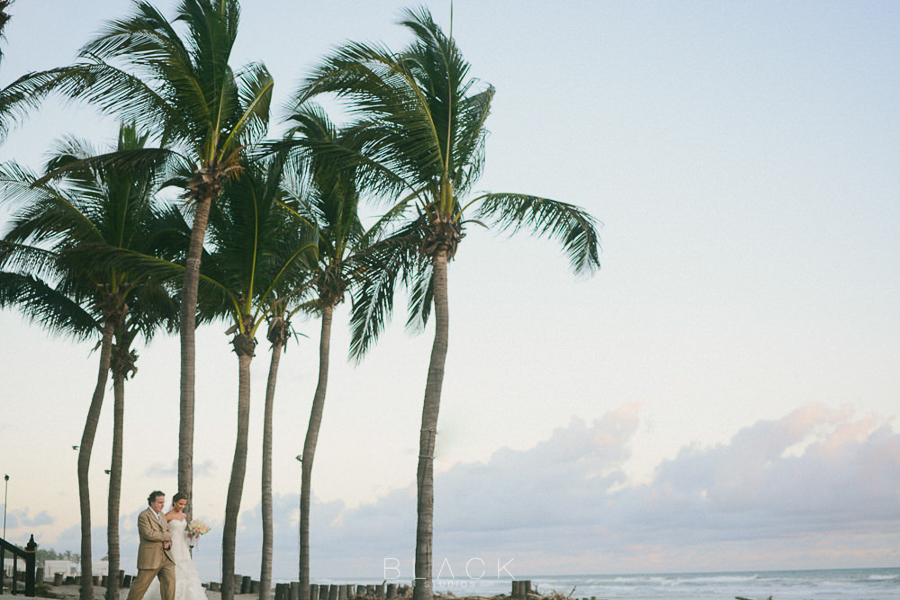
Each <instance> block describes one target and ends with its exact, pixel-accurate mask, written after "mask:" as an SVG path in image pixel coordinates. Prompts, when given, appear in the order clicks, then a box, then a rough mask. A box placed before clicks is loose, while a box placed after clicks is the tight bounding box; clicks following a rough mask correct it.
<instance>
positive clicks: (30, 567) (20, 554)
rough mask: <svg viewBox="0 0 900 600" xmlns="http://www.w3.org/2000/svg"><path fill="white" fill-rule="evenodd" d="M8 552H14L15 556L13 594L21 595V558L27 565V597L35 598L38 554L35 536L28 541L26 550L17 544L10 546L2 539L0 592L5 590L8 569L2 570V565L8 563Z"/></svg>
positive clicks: (11, 588)
mask: <svg viewBox="0 0 900 600" xmlns="http://www.w3.org/2000/svg"><path fill="white" fill-rule="evenodd" d="M7 551H9V552H12V555H13V572H12V585H11V586H10V591H11V592H12V593H13V594H17V593H19V590H18V587H17V584H18V577H17V574H18V571H19V559H20V558H21V559H22V560H23V561H24V563H25V595H26V596H31V597H32V598H33V597H34V592H35V589H34V588H35V576H34V570H35V554H36V553H37V544H35V543H34V536H33V535H32V536H31V539H30V540H28V543H27V544H26V545H25V549H24V550H22V549H21V548H19V547H18V546H16V545H15V544H10V543H9V542H7V541H6V540H4V539H3V538H0V590H2V589H3V577H4V575H5V574H6V569H5V568H2V565H4V564H5V562H6V552H7Z"/></svg>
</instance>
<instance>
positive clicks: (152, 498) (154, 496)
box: [147, 490, 165, 504]
mask: <svg viewBox="0 0 900 600" xmlns="http://www.w3.org/2000/svg"><path fill="white" fill-rule="evenodd" d="M159 496H165V494H164V493H162V492H160V491H159V490H157V491H155V492H150V495H149V496H147V504H153V502H154V501H155V500H156V499H157V498H158V497H159Z"/></svg>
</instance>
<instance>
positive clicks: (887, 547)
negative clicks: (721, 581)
mask: <svg viewBox="0 0 900 600" xmlns="http://www.w3.org/2000/svg"><path fill="white" fill-rule="evenodd" d="M640 409H641V406H640V404H638V403H634V404H628V405H625V406H623V407H621V408H619V409H617V410H614V411H611V412H609V413H607V414H606V415H604V416H603V417H602V418H600V419H598V420H595V421H593V422H592V423H586V422H584V421H581V420H578V419H573V420H572V421H571V422H570V423H569V425H568V426H566V427H562V428H559V429H557V430H555V431H553V432H552V434H551V435H550V437H549V438H548V439H546V440H543V441H541V442H540V443H538V444H537V445H535V446H534V447H533V448H530V449H527V450H522V451H518V450H510V449H508V448H506V449H502V450H499V451H497V452H496V453H494V454H493V455H492V456H491V457H490V459H489V460H487V461H486V462H484V463H480V462H479V463H462V464H456V465H453V466H451V467H450V468H449V469H447V470H446V471H444V472H442V473H439V474H437V475H436V476H435V512H434V519H435V520H434V554H433V557H434V563H435V569H439V568H440V566H441V565H442V564H443V563H444V561H445V560H447V561H449V562H448V564H449V565H450V566H451V568H453V570H454V572H457V571H458V572H463V570H464V568H465V565H466V563H467V561H469V560H470V559H473V558H478V559H480V560H482V561H484V564H485V565H486V568H488V569H489V570H493V569H495V568H496V564H497V563H498V561H499V563H500V564H505V562H506V561H508V560H513V561H514V562H513V563H512V565H511V566H510V569H511V571H512V573H513V574H515V575H516V576H517V577H518V576H522V575H524V574H528V573H530V574H537V573H548V574H549V573H560V572H583V573H591V572H598V571H601V572H638V571H643V572H646V571H677V570H740V569H765V568H768V569H772V568H816V567H818V568H836V567H843V566H847V567H849V566H878V565H885V564H895V563H896V562H897V561H898V560H900V550H898V547H900V544H898V539H900V526H898V523H900V435H898V434H897V433H895V432H894V431H893V429H892V428H891V426H890V423H889V422H888V421H886V420H884V419H880V418H878V417H875V416H872V415H867V416H862V417H857V416H856V415H855V414H854V413H853V412H852V411H850V410H844V411H834V410H830V409H827V408H825V407H823V406H821V405H817V404H811V405H807V406H804V407H802V408H800V409H798V410H796V411H793V412H791V413H790V414H787V415H785V416H784V417H782V418H780V419H776V420H766V421H759V422H757V423H755V424H753V425H750V426H748V427H745V428H744V429H742V430H740V431H739V432H738V433H737V434H736V435H735V436H734V437H733V438H732V439H731V440H729V441H728V442H727V443H723V444H719V445H716V446H710V447H701V446H699V445H694V446H689V447H686V448H683V449H682V450H681V451H680V452H679V453H678V454H677V455H676V456H675V458H673V459H671V460H667V461H664V462H663V463H661V464H660V465H659V467H658V468H657V471H656V473H655V477H654V478H653V480H652V481H651V482H650V483H648V484H645V485H633V484H631V482H629V481H628V480H627V477H626V475H625V472H624V470H623V465H624V464H625V463H626V461H627V460H628V459H629V457H630V455H631V451H632V449H633V448H632V445H633V443H634V442H633V440H634V436H635V433H636V432H637V430H638V427H639V424H640ZM298 506H299V498H298V495H297V494H286V495H276V496H275V498H274V520H275V552H274V576H275V578H276V579H296V577H297V563H298V550H297V548H298V545H299V534H298V519H299V517H298V515H299V509H298ZM35 518H37V516H36V517H35ZM136 518H137V513H134V514H131V515H127V516H123V519H122V525H121V527H122V552H123V565H124V566H125V568H126V569H130V568H131V565H133V561H134V554H135V553H136V549H137V543H138V542H137V535H136V532H135V531H134V529H135V527H134V521H135V520H136ZM207 523H209V524H210V525H212V526H213V531H212V532H211V533H210V534H208V535H207V536H205V537H204V538H202V539H201V540H200V544H199V546H198V548H197V550H196V551H195V560H196V562H197V563H198V566H199V568H200V571H201V575H202V576H203V578H204V579H205V580H214V581H218V580H219V579H220V577H221V576H220V570H221V562H220V548H221V532H222V523H221V521H218V522H217V521H213V520H207ZM310 530H311V549H312V552H311V566H312V572H313V573H314V574H315V576H316V577H329V576H331V577H342V578H347V577H369V578H381V577H382V575H383V573H384V570H383V568H384V559H385V558H388V557H391V558H396V559H397V560H398V561H400V564H401V565H402V569H403V572H404V577H406V576H407V575H411V573H412V564H413V555H414V549H415V530H416V490H415V487H414V486H410V487H406V488H402V489H396V490H393V491H391V492H390V493H388V494H386V495H384V496H382V497H379V498H377V499H373V500H372V501H371V502H369V503H366V504H362V505H360V506H358V507H355V508H348V507H347V506H346V505H345V504H344V503H342V502H340V501H336V502H328V503H324V502H320V501H318V500H317V499H316V498H315V497H314V498H313V506H312V513H311V524H310ZM67 534H69V538H71V539H68V538H66V539H67V540H68V541H67V543H69V544H70V545H69V546H65V545H64V546H63V547H64V548H73V549H75V548H77V547H78V544H77V528H76V529H73V530H70V531H69V532H67ZM62 537H66V536H62ZM96 537H97V536H96V534H95V538H96ZM98 542H99V544H98ZM261 545H262V534H261V516H260V507H259V505H256V506H253V507H249V508H246V509H245V510H244V511H243V512H242V513H241V516H240V520H239V528H238V538H237V546H238V555H237V558H236V564H237V570H238V572H240V573H244V574H252V575H253V576H254V577H256V576H257V574H258V573H259V563H260V555H261V553H260V550H261ZM104 547H105V540H103V538H102V537H101V538H100V539H99V540H98V539H95V548H104ZM100 556H102V554H100ZM479 564H480V563H479Z"/></svg>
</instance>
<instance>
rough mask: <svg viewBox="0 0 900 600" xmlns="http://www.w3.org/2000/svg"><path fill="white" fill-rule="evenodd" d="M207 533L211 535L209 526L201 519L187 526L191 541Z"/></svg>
mask: <svg viewBox="0 0 900 600" xmlns="http://www.w3.org/2000/svg"><path fill="white" fill-rule="evenodd" d="M207 533H209V525H207V524H206V523H204V522H203V521H201V520H200V519H194V520H193V521H191V522H190V523H189V524H188V526H187V534H188V537H189V538H191V541H193V540H195V539H197V538H198V537H200V536H201V535H204V534H207ZM193 547H194V545H193V544H191V548H193Z"/></svg>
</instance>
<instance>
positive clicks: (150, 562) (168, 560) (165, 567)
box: [128, 508, 175, 600]
mask: <svg viewBox="0 0 900 600" xmlns="http://www.w3.org/2000/svg"><path fill="white" fill-rule="evenodd" d="M138 533H140V535H141V544H140V546H139V547H138V559H137V568H138V576H137V579H135V580H134V581H133V582H132V583H131V590H130V591H129V592H128V600H141V599H142V598H143V597H144V594H145V593H146V592H147V588H148V587H150V583H151V582H152V581H153V578H154V577H159V593H160V595H161V596H162V600H173V599H174V598H175V560H174V559H173V558H172V553H171V550H170V548H171V544H170V545H169V546H170V547H169V548H164V547H163V542H169V541H171V540H172V534H171V533H169V522H168V521H167V520H166V515H165V514H161V515H160V517H159V518H158V519H157V517H156V513H155V512H153V510H152V509H150V508H148V509H147V510H145V511H142V512H141V514H140V515H139V516H138Z"/></svg>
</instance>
